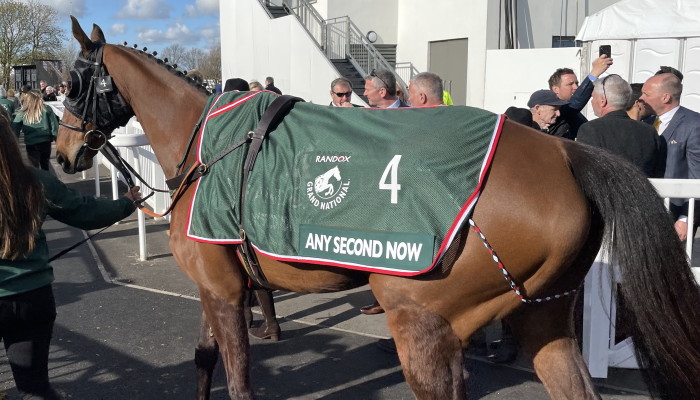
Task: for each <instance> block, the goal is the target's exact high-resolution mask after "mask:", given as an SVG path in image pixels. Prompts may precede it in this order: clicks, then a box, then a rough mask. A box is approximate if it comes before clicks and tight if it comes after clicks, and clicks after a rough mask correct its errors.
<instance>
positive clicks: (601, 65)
mask: <svg viewBox="0 0 700 400" xmlns="http://www.w3.org/2000/svg"><path fill="white" fill-rule="evenodd" d="M609 50H610V49H609V46H608V47H604V46H601V49H600V52H601V53H602V54H601V55H600V56H599V57H598V58H596V59H595V60H593V64H592V66H591V72H590V73H589V74H588V76H586V78H585V79H584V80H583V82H581V84H580V85H579V82H578V78H576V74H575V73H574V71H573V70H572V69H571V68H559V69H557V70H556V71H554V74H552V76H551V77H550V78H549V88H550V89H551V90H552V91H553V92H554V93H555V94H556V95H557V97H558V98H560V99H561V100H564V101H568V102H569V103H568V104H566V105H564V106H562V107H561V109H560V110H559V112H560V116H559V118H557V121H556V122H555V123H554V124H553V125H552V126H551V127H550V128H549V133H550V134H552V135H554V136H559V137H564V138H567V139H571V140H574V139H576V135H577V133H578V128H579V127H580V126H581V125H582V124H584V123H586V122H587V121H588V119H586V117H584V116H583V114H581V110H583V108H584V107H585V106H586V104H587V103H588V101H589V100H590V99H591V95H592V94H593V82H595V81H596V80H597V79H598V77H599V76H600V75H601V74H603V73H604V72H605V71H607V70H608V68H610V66H611V65H612V63H613V59H612V58H611V57H610V55H609V54H605V53H606V52H609Z"/></svg>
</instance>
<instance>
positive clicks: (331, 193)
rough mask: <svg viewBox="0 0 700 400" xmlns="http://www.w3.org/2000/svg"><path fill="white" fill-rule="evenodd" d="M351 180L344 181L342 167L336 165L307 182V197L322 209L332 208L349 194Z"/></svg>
mask: <svg viewBox="0 0 700 400" xmlns="http://www.w3.org/2000/svg"><path fill="white" fill-rule="evenodd" d="M349 189H350V181H349V180H347V181H345V182H343V180H342V177H341V175H340V168H338V166H337V165H336V166H335V167H333V168H331V169H329V170H328V171H326V172H324V173H322V174H321V175H319V176H317V177H316V178H314V180H313V181H309V182H307V183H306V197H308V199H309V201H310V202H311V204H313V205H314V207H317V208H319V209H321V210H330V209H333V208H335V207H336V206H338V205H339V204H340V203H342V202H343V200H344V199H345V197H347V195H348V190H349Z"/></svg>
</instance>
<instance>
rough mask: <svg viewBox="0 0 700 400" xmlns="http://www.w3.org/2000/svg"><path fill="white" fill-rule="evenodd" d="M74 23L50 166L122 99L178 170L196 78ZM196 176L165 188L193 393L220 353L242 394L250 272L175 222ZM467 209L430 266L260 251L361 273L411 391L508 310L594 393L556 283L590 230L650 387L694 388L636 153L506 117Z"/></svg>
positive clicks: (286, 271)
mask: <svg viewBox="0 0 700 400" xmlns="http://www.w3.org/2000/svg"><path fill="white" fill-rule="evenodd" d="M72 33H73V36H74V38H75V39H76V40H77V42H78V43H79V45H80V54H79V57H80V58H79V61H80V59H83V61H82V62H80V63H79V61H76V65H75V69H74V71H72V72H71V75H75V76H74V79H76V78H77V79H82V84H79V82H76V81H73V87H72V90H75V92H74V93H71V94H70V96H69V98H68V101H67V102H66V104H67V105H68V104H69V101H72V102H73V106H74V107H68V106H67V107H66V112H65V113H64V115H63V117H62V120H61V127H60V129H59V132H58V138H57V142H56V152H57V156H56V159H57V161H58V163H59V164H60V165H61V166H62V168H63V170H64V171H65V172H68V173H75V172H78V171H82V170H85V169H88V168H90V166H91V165H92V162H93V157H94V156H95V155H96V154H97V151H98V150H99V148H100V147H101V146H102V145H104V141H105V140H107V139H108V137H109V134H110V131H111V130H113V129H114V128H115V127H116V126H118V125H119V124H123V123H125V121H126V120H128V118H130V117H131V116H133V115H136V117H137V118H138V120H139V121H140V123H141V125H142V126H143V128H144V131H145V132H146V134H147V136H148V139H149V140H150V143H151V146H152V148H153V150H154V152H155V154H156V156H157V158H158V161H159V163H160V165H161V167H162V169H163V171H164V173H165V175H166V176H167V177H168V178H173V177H175V176H177V175H178V173H179V172H180V167H179V161H180V159H181V158H185V163H184V165H193V163H194V162H195V158H194V155H193V154H191V151H190V148H189V144H188V143H189V140H188V139H189V137H190V133H191V131H192V130H193V127H194V126H195V125H196V124H197V122H198V119H199V117H200V115H201V113H202V111H203V109H204V107H205V104H206V102H207V99H208V95H207V93H205V92H204V91H202V90H201V88H199V87H196V86H194V85H193V84H192V83H191V82H188V81H187V80H186V78H184V76H183V74H182V73H176V72H174V71H173V68H172V67H171V66H168V65H166V64H164V63H163V62H162V61H159V60H157V59H155V57H153V56H151V55H148V54H146V53H145V52H143V51H139V50H136V49H134V48H130V47H126V46H121V45H112V44H107V43H106V40H105V38H104V34H103V33H102V30H101V29H100V28H99V27H98V26H96V25H94V26H93V30H92V33H91V35H90V37H88V36H87V34H86V33H85V32H84V31H83V29H82V28H81V26H80V24H79V23H78V21H77V20H76V19H75V18H72ZM178 75H179V76H178ZM98 76H99V77H100V78H99V79H100V81H99V82H100V84H103V83H106V84H107V85H108V86H111V88H112V91H111V92H109V93H107V94H108V95H109V96H107V97H105V96H102V97H98V96H97V95H96V94H95V93H94V88H93V87H92V85H88V84H87V82H89V81H90V79H91V78H94V77H98ZM106 77H109V79H106ZM105 81H106V82H105ZM110 96H111V97H110ZM71 110H72V111H71ZM359 112H376V111H372V110H360V111H359ZM397 112H401V110H398V111H397ZM426 132H433V131H432V130H429V129H426ZM341 133H342V132H341ZM193 192H194V190H193V188H192V186H189V187H187V188H185V189H183V190H182V192H180V193H179V194H178V195H177V198H176V199H175V200H177V201H176V204H175V206H174V207H173V209H172V215H171V228H170V239H169V240H170V247H171V249H172V252H173V255H174V257H175V259H176V261H177V263H178V264H179V266H180V268H181V269H182V270H183V271H184V273H185V274H187V276H188V277H189V278H190V279H192V280H193V281H194V282H196V283H197V285H198V288H199V293H200V298H201V304H202V308H203V314H202V324H201V330H200V339H199V342H198V344H197V346H196V350H195V364H196V365H197V369H198V374H199V378H198V391H197V398H198V399H207V398H208V396H209V390H210V385H211V375H212V369H213V367H214V365H215V363H216V362H217V360H218V356H219V354H220V355H221V359H222V360H223V363H224V367H225V371H226V377H227V387H228V393H229V396H230V397H231V398H236V399H250V398H254V390H253V387H252V386H251V382H250V376H249V364H250V359H249V352H248V350H249V341H248V335H247V329H246V325H245V322H244V316H243V298H244V293H245V291H246V284H247V281H248V277H247V275H246V273H245V271H244V265H243V262H242V261H241V260H240V259H239V258H237V257H236V256H235V252H236V246H237V245H235V244H232V245H218V244H210V243H202V242H198V241H193V240H189V239H188V238H186V235H185V230H186V226H185V225H186V221H187V212H188V207H189V205H190V202H191V201H192V196H193ZM406 218H411V216H410V215H407V216H406ZM471 218H472V220H473V221H475V222H476V223H478V228H477V226H476V225H474V226H473V227H470V226H467V227H466V228H463V229H461V230H460V231H459V233H458V234H457V236H456V237H455V240H454V241H453V244H452V245H451V247H450V248H449V249H448V250H447V253H446V254H445V257H444V259H443V260H442V262H441V265H440V266H439V267H436V268H434V269H433V270H431V271H429V272H427V273H425V274H421V275H417V276H412V277H405V276H393V275H388V274H381V273H373V272H366V271H361V270H352V269H341V268H333V267H332V266H327V265H320V264H312V263H304V262H282V261H276V260H272V259H269V258H265V257H262V256H261V255H260V254H257V255H258V256H259V257H258V258H259V263H260V268H261V270H262V271H263V273H264V275H265V277H266V279H267V282H268V284H269V286H270V287H271V288H273V289H281V290H286V291H294V292H299V293H312V292H330V291H341V290H346V289H350V288H355V287H359V286H361V285H365V284H367V283H369V285H370V288H371V290H372V292H373V294H374V296H375V297H376V299H377V300H378V301H379V303H380V304H381V305H382V306H383V308H384V310H385V312H386V316H387V322H388V328H389V330H390V332H391V334H392V336H393V338H394V340H395V342H396V347H397V351H398V356H399V359H400V362H401V366H402V369H403V374H404V377H405V379H406V381H407V383H408V384H409V386H410V388H411V390H412V391H413V393H414V395H415V396H416V398H419V399H465V398H466V397H467V393H466V385H465V383H464V376H463V361H464V360H463V350H464V349H465V348H466V347H467V346H468V344H469V339H470V337H471V336H472V335H473V334H474V333H475V332H476V331H477V330H478V329H479V328H481V327H483V326H485V325H486V324H488V323H490V322H492V321H496V320H498V319H505V320H506V321H507V322H508V323H509V325H510V326H511V327H512V328H513V332H514V334H515V335H516V337H517V339H518V340H519V342H520V344H521V346H522V348H523V350H524V352H525V353H527V354H529V355H530V356H532V357H533V364H534V369H535V371H536V374H537V376H538V377H539V379H540V380H541V381H542V383H543V384H544V387H545V388H546V390H547V392H548V394H549V395H550V396H551V397H552V398H554V399H596V398H599V396H598V394H597V393H596V390H595V387H594V384H593V382H592V379H591V377H590V375H589V373H588V371H587V368H586V365H585V363H584V360H583V358H582V356H581V354H580V351H579V347H578V345H577V343H576V339H575V334H574V329H573V304H574V301H575V296H574V295H570V296H560V295H559V294H561V293H571V292H572V291H573V290H575V288H577V287H579V286H580V284H581V282H582V280H583V278H584V276H585V275H586V273H587V271H588V270H589V268H590V266H591V264H592V262H593V260H594V258H595V256H596V254H597V253H598V251H599V249H601V246H602V247H603V248H605V249H607V250H608V251H609V252H610V254H612V255H613V257H614V258H615V259H616V261H617V262H618V264H619V272H620V276H621V277H622V282H623V284H622V294H623V296H624V297H625V299H626V300H627V302H626V303H627V306H628V312H629V313H630V317H631V318H630V321H631V323H632V327H631V328H630V329H631V330H632V331H633V332H635V334H634V343H635V348H636V352H637V356H638V359H639V360H640V362H641V363H642V365H643V366H644V368H643V372H644V375H645V380H646V382H647V383H648V385H649V387H650V390H651V391H652V393H654V395H656V396H660V397H661V398H668V399H687V398H693V397H695V396H697V393H700V380H699V379H697V377H698V376H700V341H698V340H697V338H698V337H700V324H698V321H699V320H700V312H699V311H698V307H697V304H700V291H699V290H698V286H697V284H696V283H695V280H694V278H693V276H692V272H691V269H690V266H689V264H688V260H687V258H686V256H685V253H684V252H683V249H682V246H681V243H680V241H679V239H678V237H677V235H676V234H675V231H674V229H673V227H672V220H671V218H670V216H669V213H668V211H667V210H666V209H665V207H664V205H663V202H662V200H661V199H660V198H659V197H658V194H657V193H656V191H655V190H654V188H653V186H651V184H650V183H649V182H648V180H647V179H646V177H644V176H643V175H642V174H641V173H640V172H639V171H638V170H637V169H636V168H635V167H633V166H632V165H631V164H628V163H626V162H624V161H622V160H621V159H619V158H617V157H615V156H612V155H608V154H606V153H605V152H602V151H600V150H599V149H594V148H592V147H588V146H585V145H582V144H578V143H575V142H573V141H566V140H561V139H559V138H554V137H551V136H549V135H546V134H542V133H540V132H537V131H535V130H533V129H530V128H527V127H525V126H522V125H519V124H517V123H513V122H511V121H507V120H506V121H505V122H503V126H502V133H501V139H500V143H499V145H498V148H497V149H496V150H495V154H494V156H493V161H492V164H491V166H490V168H489V170H488V174H487V176H486V180H485V185H484V187H483V190H482V192H481V195H480V198H479V200H478V202H477V203H476V206H475V207H474V209H473V213H472V215H471ZM482 236H483V237H484V238H487V239H488V243H489V245H488V246H485V242H484V240H483V239H482ZM495 252H497V253H498V258H496V255H495ZM494 260H498V262H499V264H498V265H499V266H501V265H502V266H503V271H501V270H499V268H498V267H497V266H496V265H495V261H494ZM505 268H507V272H508V273H507V274H505V272H504V271H505ZM504 274H505V275H506V276H507V277H510V278H511V279H512V282H511V283H512V285H509V284H508V282H504V278H503V277H504ZM518 293H519V294H520V295H517V294H518ZM549 297H551V298H552V300H551V301H544V300H543V299H546V298H549ZM527 299H530V301H526V300H527ZM534 299H536V300H534Z"/></svg>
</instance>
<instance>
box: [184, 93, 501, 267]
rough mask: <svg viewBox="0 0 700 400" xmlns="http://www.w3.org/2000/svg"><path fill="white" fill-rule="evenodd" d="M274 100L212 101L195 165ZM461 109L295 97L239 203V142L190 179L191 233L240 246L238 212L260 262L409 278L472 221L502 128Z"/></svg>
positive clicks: (242, 152) (251, 96)
mask: <svg viewBox="0 0 700 400" xmlns="http://www.w3.org/2000/svg"><path fill="white" fill-rule="evenodd" d="M276 97H277V95H275V94H273V93H270V92H226V93H223V94H220V95H214V96H212V97H211V98H210V99H209V102H208V103H207V106H206V108H205V111H204V114H203V126H202V130H201V135H200V138H199V142H198V144H197V146H198V148H197V156H198V158H199V161H200V162H201V163H204V164H206V163H207V161H208V160H211V159H213V158H215V157H216V156H217V155H219V154H220V153H221V152H222V149H226V148H228V147H230V146H231V145H233V144H234V143H236V142H239V141H240V140H241V139H242V138H244V137H245V135H247V133H248V132H249V131H252V130H254V129H255V127H256V126H257V124H258V121H259V120H260V117H261V116H262V114H263V113H264V112H265V109H266V108H267V107H268V106H269V104H270V103H272V101H273V100H275V98H276ZM503 118H504V117H502V116H499V115H496V114H493V113H490V112H487V111H484V110H480V109H476V108H471V107H464V106H440V107H426V108H400V109H374V108H336V107H328V106H320V105H315V104H310V103H303V102H300V103H296V104H295V105H294V107H293V109H292V110H291V111H290V112H289V113H288V114H287V115H286V116H285V117H284V119H283V120H282V121H281V122H280V123H279V124H278V125H277V126H276V127H275V128H274V129H273V130H271V131H270V132H269V134H268V135H267V137H266V139H265V141H264V142H263V144H262V148H261V150H260V153H259V154H258V157H257V161H256V162H255V165H254V168H253V170H252V171H251V172H250V174H249V176H248V179H247V186H246V192H245V202H244V204H243V210H240V209H239V198H240V197H239V196H240V188H241V181H242V169H243V163H244V161H245V158H246V153H247V145H244V146H242V147H241V148H238V149H236V150H234V151H233V152H231V153H230V154H228V155H227V156H226V157H224V158H223V159H222V160H221V161H219V162H217V163H216V164H214V165H212V167H211V168H210V170H209V172H208V173H207V174H206V175H204V176H202V177H201V178H200V179H199V180H198V181H197V186H196V193H195V195H194V198H193V201H192V203H191V206H190V213H189V222H188V227H187V236H188V237H189V238H191V239H193V240H197V241H201V242H207V243H220V244H236V243H241V242H242V240H241V237H240V235H239V221H240V215H241V213H243V214H242V215H243V217H244V221H246V222H245V228H246V234H247V236H248V239H249V240H250V242H251V244H252V245H253V247H255V249H256V250H257V251H258V252H259V253H261V254H262V255H263V256H265V257H270V258H273V259H276V260H280V261H286V262H305V263H312V264H323V265H331V266H337V267H344V268H351V269H357V270H365V271H371V272H378V273H385V274H392V275H403V276H412V275H418V274H421V273H424V272H426V271H429V270H431V269H432V268H433V267H434V266H435V265H436V264H438V263H439V261H440V260H441V257H442V256H443V255H444V253H445V251H446V250H447V248H448V247H449V245H450V243H452V241H453V239H454V238H455V236H456V234H457V233H458V232H459V230H460V229H461V228H462V226H463V225H464V223H465V221H466V220H467V219H468V216H469V215H470V213H471V211H472V209H473V207H474V205H475V204H476V201H477V199H478V197H479V193H480V190H481V186H482V184H483V181H484V177H485V175H486V172H487V171H488V168H489V165H490V162H491V159H492V158H493V154H494V153H495V150H496V145H497V143H498V139H499V136H500V132H501V127H502V124H503Z"/></svg>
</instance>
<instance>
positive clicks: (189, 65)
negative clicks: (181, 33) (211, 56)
mask: <svg viewBox="0 0 700 400" xmlns="http://www.w3.org/2000/svg"><path fill="white" fill-rule="evenodd" d="M205 55H206V54H205V53H204V51H202V50H201V49H197V48H192V49H187V51H185V53H184V54H183V55H182V60H181V61H180V63H181V66H180V67H181V68H182V69H183V70H190V69H199V63H200V61H201V60H202V59H203V58H204V57H205Z"/></svg>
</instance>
